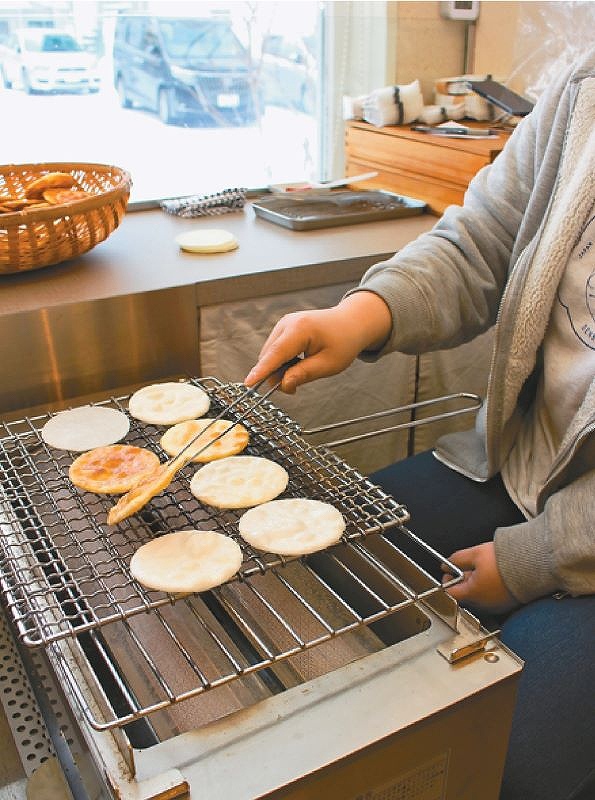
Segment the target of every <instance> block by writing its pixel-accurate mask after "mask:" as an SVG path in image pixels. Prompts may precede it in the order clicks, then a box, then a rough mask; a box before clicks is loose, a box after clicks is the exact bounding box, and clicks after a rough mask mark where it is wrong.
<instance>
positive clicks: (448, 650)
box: [436, 610, 500, 664]
mask: <svg viewBox="0 0 595 800" xmlns="http://www.w3.org/2000/svg"><path fill="white" fill-rule="evenodd" d="M499 633H500V631H499V630H496V631H491V632H488V633H486V632H485V631H484V629H483V628H482V627H481V625H480V624H479V622H478V620H476V619H475V617H474V616H473V615H472V614H469V613H468V612H466V611H462V610H460V611H459V615H458V619H457V633H456V634H455V636H453V637H452V638H451V639H447V640H446V641H445V642H442V644H440V645H438V647H437V648H436V649H437V650H438V652H439V653H440V655H441V656H443V658H445V659H446V660H447V661H448V663H449V664H456V663H458V662H459V661H461V660H462V659H464V658H467V656H470V655H472V654H473V653H478V652H480V651H482V650H485V646H486V644H487V643H488V642H489V641H490V640H491V639H493V638H494V637H495V636H497V635H498V634H499Z"/></svg>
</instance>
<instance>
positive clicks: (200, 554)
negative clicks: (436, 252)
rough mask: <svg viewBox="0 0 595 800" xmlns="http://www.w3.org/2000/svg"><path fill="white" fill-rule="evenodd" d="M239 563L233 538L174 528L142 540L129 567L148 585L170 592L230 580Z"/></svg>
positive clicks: (196, 589)
mask: <svg viewBox="0 0 595 800" xmlns="http://www.w3.org/2000/svg"><path fill="white" fill-rule="evenodd" d="M241 565H242V550H241V548H240V546H239V545H238V544H237V542H234V541H233V539H230V538H229V536H224V535H223V534H222V533H216V532H215V531H195V530H188V531H176V532H175V533H166V534H165V535H164V536H160V537H159V538H158V539H153V540H152V541H150V542H148V543H147V544H144V545H143V546H142V547H140V548H139V549H138V550H137V551H136V553H135V554H134V555H133V556H132V559H131V561H130V571H131V573H132V575H133V577H134V578H136V580H137V581H138V582H139V583H142V584H143V586H146V587H148V588H149V589H158V590H160V591H162V592H170V593H172V594H186V593H188V592H206V591H207V589H212V588H213V587H214V586H220V585H221V584H222V583H225V582H226V581H228V580H230V578H233V576H234V575H235V574H236V572H237V571H238V570H239V568H240V567H241Z"/></svg>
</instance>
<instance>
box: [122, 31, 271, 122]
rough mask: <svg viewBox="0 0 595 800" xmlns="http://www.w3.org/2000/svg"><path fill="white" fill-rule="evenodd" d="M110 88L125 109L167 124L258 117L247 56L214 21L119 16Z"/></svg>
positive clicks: (231, 120) (232, 38) (238, 42)
mask: <svg viewBox="0 0 595 800" xmlns="http://www.w3.org/2000/svg"><path fill="white" fill-rule="evenodd" d="M113 63H114V85H115V87H116V90H117V92H118V95H119V97H120V103H121V105H122V106H123V107H124V108H131V107H132V106H133V105H138V106H141V107H143V108H147V109H149V110H151V111H155V112H156V113H157V114H158V115H159V117H160V119H161V120H162V121H163V122H165V123H166V124H172V123H175V122H179V121H190V120H194V121H196V120H198V121H200V122H205V121H208V122H214V123H215V124H217V125H221V126H223V125H230V124H250V123H251V122H254V120H255V119H256V116H257V113H258V105H259V104H258V102H256V100H257V97H256V91H255V83H254V77H255V76H254V71H253V68H252V64H251V60H250V56H249V54H248V51H247V50H246V48H245V47H244V46H243V45H242V43H241V42H240V40H239V39H238V37H237V36H236V34H235V33H234V31H233V30H232V27H231V23H230V22H229V21H228V20H225V19H217V18H205V19H199V18H180V17H148V16H147V17H140V16H130V17H128V16H122V17H119V18H118V19H117V21H116V32H115V38H114V60H113Z"/></svg>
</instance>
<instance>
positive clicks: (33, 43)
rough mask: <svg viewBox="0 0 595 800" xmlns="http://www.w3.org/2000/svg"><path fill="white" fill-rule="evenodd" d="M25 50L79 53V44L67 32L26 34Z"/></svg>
mask: <svg viewBox="0 0 595 800" xmlns="http://www.w3.org/2000/svg"><path fill="white" fill-rule="evenodd" d="M26 46H27V50H30V51H32V52H34V53H80V51H81V46H80V45H79V43H78V42H77V41H76V39H75V38H74V37H73V36H70V35H69V34H62V33H60V34H56V33H46V34H45V35H44V36H41V37H39V36H28V37H27V38H26Z"/></svg>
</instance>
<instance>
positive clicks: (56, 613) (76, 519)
mask: <svg viewBox="0 0 595 800" xmlns="http://www.w3.org/2000/svg"><path fill="white" fill-rule="evenodd" d="M188 380H189V381H190V382H191V383H193V384H194V385H196V386H199V387H201V388H202V389H204V390H205V391H207V393H208V394H209V396H210V398H211V410H210V412H209V414H210V415H213V416H214V415H215V414H217V413H223V412H226V411H227V410H229V409H230V407H233V408H232V412H231V413H230V414H229V419H230V420H231V421H237V420H239V419H240V418H241V419H242V424H244V425H245V427H246V428H247V429H248V431H249V434H250V444H249V446H248V448H247V450H246V451H245V452H246V453H247V454H251V455H258V456H262V457H266V458H270V459H272V460H274V461H276V462H277V463H279V464H281V465H282V466H283V467H284V468H285V469H286V470H287V472H288V474H289V483H288V486H287V489H286V491H285V493H284V495H283V496H286V497H309V498H313V499H318V500H322V501H326V502H329V503H331V504H332V505H334V506H335V507H336V508H338V509H339V510H340V511H341V513H342V514H343V515H344V517H345V520H346V529H345V533H344V535H343V538H342V541H341V542H339V543H338V544H337V545H335V546H334V547H332V548H330V549H329V550H328V551H325V553H324V554H314V555H313V556H311V557H305V558H286V557H281V556H277V555H274V554H271V553H264V552H259V551H256V550H254V549H252V548H251V547H250V546H249V545H247V544H246V543H245V542H244V541H243V540H242V538H241V537H240V535H239V533H238V520H239V517H240V516H241V513H242V511H243V510H241V509H240V510H221V509H215V508H211V507H209V506H206V505H203V504H201V503H199V502H198V501H197V500H196V499H195V498H194V497H193V496H192V494H191V493H190V490H189V483H190V479H191V477H192V475H193V474H194V472H195V470H196V468H197V467H196V465H189V466H187V467H184V469H182V470H181V471H180V472H179V473H178V474H177V476H176V478H175V479H174V481H173V482H172V483H171V484H170V485H169V487H168V488H167V489H166V491H164V492H163V493H162V494H160V495H158V496H156V497H154V498H153V499H152V501H151V502H150V503H149V504H148V505H147V506H146V507H145V508H144V509H142V510H141V511H140V512H139V513H138V514H136V515H134V516H132V517H129V518H128V519H126V520H124V521H123V522H122V523H120V524H119V525H118V526H108V525H107V522H106V518H107V513H108V511H109V510H110V508H111V507H112V505H113V498H111V497H107V496H102V495H97V494H92V493H90V492H86V491H82V490H79V489H77V488H75V487H74V486H73V485H72V484H71V482H70V481H69V478H68V469H69V466H70V464H71V463H72V460H73V458H74V455H76V454H72V453H69V452H67V451H62V450H56V449H54V448H52V447H49V446H48V445H47V444H46V443H45V442H44V441H43V439H42V437H41V429H42V427H43V425H44V424H45V423H46V422H47V421H48V419H49V418H50V415H40V416H36V417H32V418H25V419H22V420H18V421H16V422H6V423H3V424H2V425H0V587H1V590H2V595H3V602H4V605H5V606H6V609H7V612H8V614H9V616H10V618H11V619H12V621H13V623H14V625H15V627H16V630H17V632H18V634H19V636H20V638H21V639H22V641H23V642H24V643H25V644H27V645H29V646H39V645H43V646H45V647H46V648H47V649H48V652H49V653H51V654H52V657H53V659H54V661H55V663H56V665H57V666H58V668H59V669H60V670H61V671H62V673H63V675H64V678H65V680H66V681H68V682H70V683H71V684H72V688H73V691H74V692H75V693H77V692H79V691H80V690H79V688H78V683H77V681H76V680H75V679H74V678H73V677H72V675H73V673H72V670H71V668H70V667H69V663H68V661H69V659H68V658H67V657H66V656H65V653H70V656H71V657H73V658H74V660H75V661H76V662H77V663H79V664H80V663H85V664H87V661H88V650H89V648H91V649H92V650H93V653H94V655H93V659H94V661H95V662H97V660H99V662H101V663H100V669H99V670H98V672H99V673H101V675H102V676H103V677H101V678H99V677H97V675H96V673H97V670H95V669H92V670H90V672H91V673H92V674H91V681H97V685H96V689H95V691H94V692H93V694H94V696H100V697H101V698H102V703H101V706H102V710H101V714H100V715H96V714H92V713H91V712H90V711H89V708H88V706H89V703H85V702H84V701H83V706H84V708H85V713H86V714H87V715H88V716H89V721H90V723H91V724H92V725H93V727H96V728H111V727H115V726H122V725H127V724H129V723H131V722H134V721H136V720H139V719H140V718H141V717H145V716H147V715H149V714H153V713H154V712H157V711H161V710H163V709H165V708H168V707H170V706H172V705H174V704H176V703H179V702H180V701H181V700H188V699H190V698H193V697H196V696H197V695H200V694H202V693H204V692H205V691H206V690H207V689H213V688H216V687H218V686H222V685H224V684H227V683H229V682H231V681H232V680H235V679H237V678H240V677H241V678H246V677H247V676H250V675H252V674H253V673H256V672H259V671H261V670H264V669H265V668H266V667H270V666H271V665H274V664H279V663H281V662H284V661H286V660H288V659H291V658H292V657H293V656H295V655H296V654H300V653H304V651H306V650H309V649H310V648H313V647H315V646H317V645H320V644H322V643H324V642H328V641H330V640H331V639H336V637H338V636H340V635H342V634H346V633H349V632H353V631H355V630H358V629H362V628H363V627H366V626H369V625H373V624H374V623H377V622H379V621H381V620H383V619H385V618H386V617H388V616H389V615H392V614H394V613H395V612H396V611H398V610H400V609H404V608H409V607H411V606H412V605H414V604H416V603H417V602H418V601H419V600H420V598H423V597H424V596H426V595H427V594H431V593H435V592H438V591H441V587H440V585H439V584H432V585H429V584H426V585H424V586H423V587H422V589H420V587H419V586H417V587H412V586H409V585H408V584H407V583H406V582H405V581H403V580H402V579H401V578H400V577H399V576H398V575H397V574H396V573H395V570H394V566H393V565H392V564H391V558H392V557H391V552H392V551H393V550H394V549H395V545H394V544H390V543H389V542H388V541H386V540H384V538H383V537H380V538H381V539H382V541H383V544H382V546H381V548H380V551H379V552H374V551H373V549H369V548H367V547H366V546H365V545H366V540H367V537H370V536H372V535H373V534H386V533H387V532H388V531H395V532H396V533H398V535H401V536H409V537H413V538H415V537H414V535H413V534H411V533H410V532H409V531H408V530H407V528H406V527H405V525H406V523H407V521H408V513H407V510H406V509H405V508H404V507H403V506H402V505H401V504H399V503H398V502H397V501H395V500H394V499H393V498H392V497H390V496H388V495H387V494H386V493H385V492H383V491H382V490H381V489H380V488H379V487H377V486H375V485H373V484H372V483H371V482H370V481H369V480H367V479H366V478H364V477H363V476H362V475H361V474H360V473H359V472H357V470H355V469H354V468H352V467H350V466H349V465H347V464H346V463H345V462H344V461H342V460H341V459H340V458H339V457H338V456H336V455H335V454H334V453H333V452H332V451H330V450H329V449H328V448H326V447H324V446H315V447H314V446H311V445H310V444H309V443H308V442H307V441H306V440H305V439H304V437H303V436H302V434H301V432H300V428H299V426H298V425H297V423H295V422H294V421H293V420H291V419H290V418H289V417H287V415H285V414H284V413H283V412H282V411H280V410H279V409H278V408H276V407H275V406H274V405H273V404H272V403H271V402H269V401H268V400H265V401H264V402H261V403H260V404H259V405H258V406H255V404H254V402H253V396H250V395H249V393H247V392H246V389H245V387H244V386H243V385H241V384H224V383H221V382H220V381H218V380H217V379H215V378H201V379H198V378H189V379H188ZM128 399H129V398H128V397H127V396H125V397H110V398H108V399H106V400H104V401H101V402H100V403H98V404H97V405H102V406H107V407H111V408H116V409H118V410H120V411H123V412H124V413H128V411H127V402H128ZM226 416H227V414H226ZM162 433H163V429H162V428H158V427H156V426H153V425H149V424H145V423H140V422H138V421H137V420H135V419H133V418H131V419H130V430H129V433H128V434H127V436H126V439H125V441H126V443H128V444H134V445H136V446H141V447H146V448H148V449H150V450H152V451H154V452H155V453H157V454H158V455H159V457H160V459H161V460H164V458H165V457H166V456H165V454H164V453H163V451H162V450H161V448H160V445H159V440H160V437H161V435H162ZM189 528H193V529H199V530H218V531H220V532H223V533H225V534H227V535H228V536H230V537H232V538H233V539H234V540H235V541H237V542H238V544H239V545H240V547H241V548H242V553H243V563H242V566H241V568H240V570H239V572H238V574H237V575H236V576H235V577H234V578H233V579H232V580H231V581H229V582H228V583H227V584H224V585H223V586H220V587H218V588H216V589H213V590H211V591H209V592H204V593H202V594H200V595H189V596H174V595H170V594H167V593H164V592H159V591H151V590H148V589H146V588H144V587H143V586H142V585H141V584H139V583H138V582H136V581H135V580H134V579H133V578H132V576H131V574H130V571H129V562H130V558H131V557H132V555H133V554H134V552H135V551H136V550H137V549H138V548H139V547H140V546H141V545H142V544H144V543H145V542H148V541H149V540H151V539H152V538H154V537H156V536H159V535H162V534H165V533H168V532H172V531H176V530H181V529H189ZM373 538H374V539H376V538H377V537H375V536H374V537H373ZM417 541H418V543H419V545H420V546H421V547H422V548H425V550H426V552H427V554H428V555H429V556H430V557H431V558H434V559H435V560H436V561H438V560H440V559H441V556H439V554H437V553H435V552H434V551H433V550H432V549H431V548H429V547H427V546H425V545H424V544H423V542H419V540H417ZM387 548H388V549H387ZM325 565H326V566H325ZM329 565H331V567H332V568H330V567H329ZM329 569H330V572H329ZM331 573H332V575H333V576H334V577H333V579H332V580H330V579H329V577H328V575H330V574H331ZM337 576H338V577H337ZM346 586H348V587H349V591H348V592H344V591H343V589H344V588H345V587H346ZM352 596H356V597H358V598H359V600H358V602H357V603H355V604H354V603H353V602H351V601H350V600H346V599H345V597H352ZM145 612H150V613H149V614H147V613H145ZM230 630H233V635H230ZM271 632H275V635H272V633H271ZM64 645H66V647H64ZM114 651H115V652H116V653H117V655H116V656H115V657H113V655H112V653H113V652H114ZM123 654H124V655H123ZM163 659H165V660H166V663H165V664H164V663H163ZM123 664H129V665H134V666H133V668H132V670H131V673H132V674H134V675H142V676H143V682H142V686H140V687H139V686H136V684H135V680H134V679H130V678H128V677H126V670H125V668H124V666H123ZM172 665H177V666H176V667H175V669H173V671H172V669H170V667H171V666H172ZM86 669H87V668H86ZM87 671H88V670H87ZM106 675H107V676H108V678H109V682H110V683H111V684H112V685H113V686H115V687H116V694H117V697H118V698H119V699H118V700H117V702H115V701H113V700H110V701H107V700H106V699H105V689H104V686H103V684H104V682H105V676H106Z"/></svg>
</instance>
